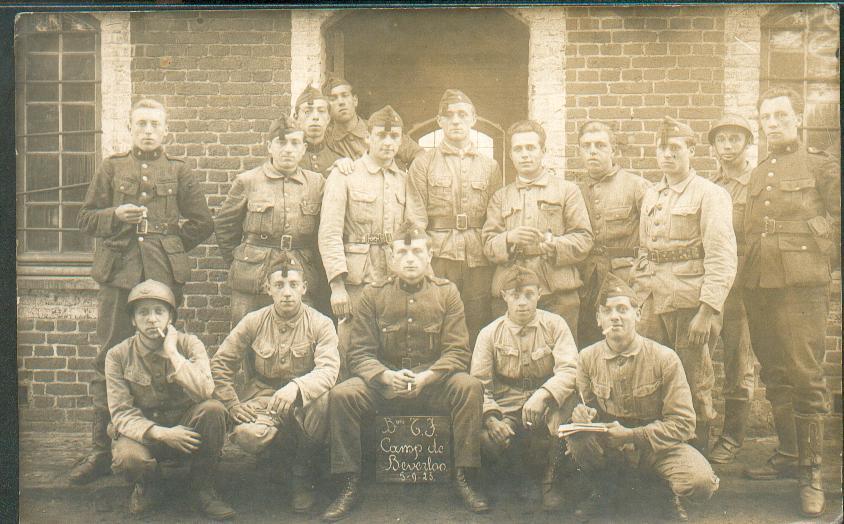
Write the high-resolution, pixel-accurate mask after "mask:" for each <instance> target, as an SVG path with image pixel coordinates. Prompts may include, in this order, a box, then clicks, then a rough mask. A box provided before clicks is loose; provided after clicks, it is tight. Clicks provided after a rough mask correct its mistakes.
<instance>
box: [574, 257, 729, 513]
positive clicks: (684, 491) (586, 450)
mask: <svg viewBox="0 0 844 524" xmlns="http://www.w3.org/2000/svg"><path fill="white" fill-rule="evenodd" d="M598 305H599V307H598V312H597V317H598V325H599V326H601V329H602V331H603V333H604V336H605V339H604V340H602V341H600V342H597V343H595V344H593V345H591V346H589V347H587V348H586V349H584V350H583V351H581V352H580V355H579V359H580V360H579V363H578V368H577V388H578V390H579V391H580V394H581V398H582V400H583V401H584V403H585V405H584V404H579V405H578V406H577V407H575V408H574V411H573V413H572V422H593V421H594V422H608V423H610V424H609V426H608V427H609V429H608V431H607V432H606V433H605V434H595V433H578V434H575V435H572V436H570V437H568V439H567V440H568V450H569V453H570V454H571V456H572V459H573V460H574V462H575V464H577V466H578V469H579V470H580V471H582V472H584V473H586V476H587V479H586V482H587V483H589V484H591V488H592V493H591V495H590V497H589V498H588V499H587V500H586V501H585V503H584V504H583V505H582V506H581V507H580V508H579V509H578V513H580V514H581V516H589V515H592V514H595V513H597V512H598V510H599V509H601V508H604V509H606V506H607V504H606V502H607V501H604V500H602V499H603V498H604V497H605V496H606V495H607V493H606V490H607V489H608V488H610V487H612V486H615V484H616V483H617V482H618V476H617V472H618V471H620V470H623V469H626V468H637V469H638V470H639V471H644V472H649V473H655V474H656V475H657V476H658V477H660V478H662V479H664V480H665V481H667V482H668V485H669V487H670V489H671V491H672V493H673V498H672V505H671V513H672V515H671V517H672V518H673V519H674V520H681V521H685V520H688V515H687V513H686V509H685V508H684V506H683V499H685V498H690V499H700V500H708V499H709V498H710V497H711V496H712V494H713V493H714V492H715V491H716V490H717V489H718V477H716V476H715V473H713V471H712V467H711V466H710V465H709V462H707V461H706V459H705V458H704V457H703V455H701V454H700V452H699V451H698V450H696V449H695V448H693V447H692V446H690V445H689V444H686V441H688V440H689V439H691V438H693V437H694V435H695V412H694V408H693V407H692V395H691V392H690V390H689V384H688V382H686V375H685V373H684V371H683V366H682V364H681V363H680V359H679V357H678V356H677V354H676V353H675V352H674V351H673V350H671V349H669V348H667V347H665V346H662V345H660V344H658V343H656V342H654V341H653V340H650V339H647V338H645V337H643V336H641V335H639V334H638V333H637V332H636V325H637V323H638V322H639V319H640V318H641V312H640V311H639V306H638V303H637V300H636V298H635V294H634V293H633V290H632V289H630V287H628V286H627V284H625V283H624V281H623V280H621V279H620V278H618V277H617V276H615V275H614V274H612V273H609V274H608V275H607V278H606V280H605V282H604V285H603V287H602V288H601V291H600V293H599V295H598ZM610 502H611V501H610Z"/></svg>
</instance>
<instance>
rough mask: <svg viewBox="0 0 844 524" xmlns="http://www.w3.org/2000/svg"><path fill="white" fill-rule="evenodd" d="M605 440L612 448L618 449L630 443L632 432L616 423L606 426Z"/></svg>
mask: <svg viewBox="0 0 844 524" xmlns="http://www.w3.org/2000/svg"><path fill="white" fill-rule="evenodd" d="M608 428H609V429H608V431H607V440H608V442H609V444H610V446H612V447H618V448H620V447H621V446H623V445H624V444H626V443H628V442H629V441H630V438H631V437H632V430H631V429H630V428H626V427H624V426H622V425H621V423H619V422H618V421H615V422H613V423H612V424H610V425H609V426H608Z"/></svg>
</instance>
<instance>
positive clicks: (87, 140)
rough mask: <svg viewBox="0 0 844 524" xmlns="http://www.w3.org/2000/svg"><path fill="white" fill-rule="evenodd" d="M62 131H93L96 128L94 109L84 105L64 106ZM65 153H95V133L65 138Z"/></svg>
mask: <svg viewBox="0 0 844 524" xmlns="http://www.w3.org/2000/svg"><path fill="white" fill-rule="evenodd" d="M62 128H63V129H62V131H91V130H93V128H94V107H93V106H84V105H65V106H62ZM63 140H64V142H63V144H64V147H63V150H64V151H83V152H93V151H94V145H95V140H94V135H93V133H85V134H74V135H64V136H63Z"/></svg>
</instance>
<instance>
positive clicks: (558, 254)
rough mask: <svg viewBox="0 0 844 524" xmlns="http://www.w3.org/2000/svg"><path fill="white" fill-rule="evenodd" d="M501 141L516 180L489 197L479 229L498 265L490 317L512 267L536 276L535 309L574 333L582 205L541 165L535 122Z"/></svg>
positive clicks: (585, 251) (585, 220)
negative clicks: (537, 295) (506, 145)
mask: <svg viewBox="0 0 844 524" xmlns="http://www.w3.org/2000/svg"><path fill="white" fill-rule="evenodd" d="M507 137H508V142H509V143H510V159H511V160H512V161H513V165H514V166H515V168H516V173H517V176H518V178H517V179H516V180H515V181H514V182H511V183H510V184H507V186H505V187H503V188H501V189H499V190H498V191H496V192H495V194H494V195H493V196H492V199H491V200H490V201H489V207H488V208H487V214H486V217H487V218H486V223H485V224H484V229H483V239H484V253H485V254H486V256H487V258H489V260H490V261H491V262H493V263H495V264H498V266H497V267H496V269H495V275H494V277H493V281H492V293H493V296H494V298H493V301H494V303H493V313H494V314H496V315H501V314H503V313H504V311H505V310H506V305H505V304H504V301H503V300H501V298H500V296H501V295H500V294H501V283H500V281H501V276H502V275H503V274H504V271H505V269H506V268H507V266H508V265H510V264H512V263H518V264H520V265H522V266H524V267H526V268H528V269H530V270H532V271H533V272H534V273H536V274H537V275H538V276H539V290H540V294H541V297H540V299H539V308H540V309H544V310H546V311H550V312H552V313H556V314H557V315H560V316H561V317H563V319H565V321H566V324H568V326H569V328H571V329H572V333H574V332H575V331H576V330H577V318H578V314H579V310H580V297H579V296H578V289H579V288H580V286H581V285H582V282H581V280H580V273H579V272H578V270H577V264H578V263H579V262H582V261H583V260H584V259H586V257H587V256H588V255H589V251H590V250H591V249H592V242H593V237H592V227H591V225H590V224H589V214H588V212H587V211H586V204H585V203H584V202H583V196H582V195H581V193H580V190H579V189H578V188H577V185H575V184H574V183H573V182H568V181H567V180H565V179H564V178H563V177H562V176H558V175H557V174H556V173H554V172H553V171H551V170H549V169H545V168H544V167H543V166H542V158H543V157H544V156H545V130H544V129H542V126H541V125H540V124H539V123H538V122H534V121H532V120H524V121H521V122H516V123H515V124H513V125H512V126H510V129H508V130H507Z"/></svg>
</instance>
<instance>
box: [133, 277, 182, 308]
mask: <svg viewBox="0 0 844 524" xmlns="http://www.w3.org/2000/svg"><path fill="white" fill-rule="evenodd" d="M145 298H154V299H156V300H160V301H162V302H165V303H167V304H168V305H169V306H170V308H171V309H172V312H173V314H174V315H175V314H176V296H175V295H174V294H173V290H171V289H170V288H169V287H168V286H166V285H165V284H162V283H161V282H159V281H157V280H152V279H148V280H145V281H143V282H141V283H140V284H138V285H137V286H135V287H133V288H132V291H130V292H129V299H128V300H127V301H126V307H128V308H129V312H130V313H131V311H132V303H133V302H137V301H138V300H143V299H145Z"/></svg>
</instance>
